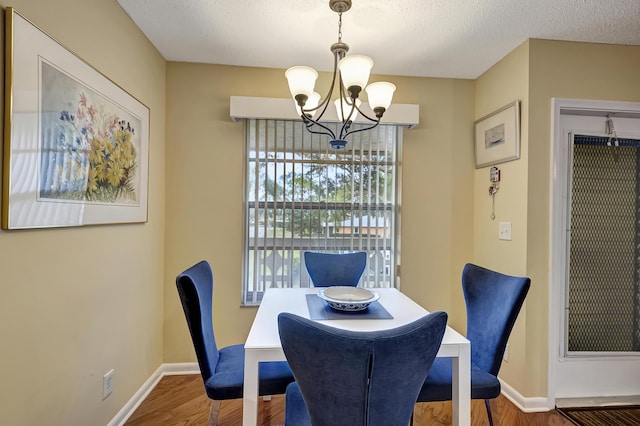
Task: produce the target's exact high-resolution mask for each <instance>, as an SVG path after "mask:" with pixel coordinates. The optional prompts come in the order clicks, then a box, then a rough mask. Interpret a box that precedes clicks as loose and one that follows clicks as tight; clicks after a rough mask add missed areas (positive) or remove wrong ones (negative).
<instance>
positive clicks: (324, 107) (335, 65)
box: [302, 50, 342, 122]
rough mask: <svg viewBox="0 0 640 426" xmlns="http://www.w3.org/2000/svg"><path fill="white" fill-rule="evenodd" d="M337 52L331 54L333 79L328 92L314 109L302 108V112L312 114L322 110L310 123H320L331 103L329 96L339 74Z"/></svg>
mask: <svg viewBox="0 0 640 426" xmlns="http://www.w3.org/2000/svg"><path fill="white" fill-rule="evenodd" d="M338 55H339V54H338V51H337V50H336V51H334V52H333V78H332V79H331V86H329V91H328V92H327V95H326V96H325V97H324V99H323V100H322V101H321V102H320V103H319V104H318V106H316V107H315V108H310V109H304V107H303V108H302V111H303V112H313V111H318V110H319V109H320V108H322V112H321V113H320V114H319V115H318V118H317V119H316V120H312V121H316V122H317V121H320V120H321V119H322V117H323V116H324V113H325V112H326V111H327V107H328V106H329V103H330V101H331V94H332V93H333V88H334V87H335V85H336V73H337V74H338V75H340V73H338V61H339V60H340V59H339V58H338ZM340 86H342V76H340Z"/></svg>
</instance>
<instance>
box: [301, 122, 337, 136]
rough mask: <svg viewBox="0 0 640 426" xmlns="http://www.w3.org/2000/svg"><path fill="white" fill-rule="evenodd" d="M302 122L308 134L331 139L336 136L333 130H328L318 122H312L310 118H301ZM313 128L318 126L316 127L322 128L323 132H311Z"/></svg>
mask: <svg viewBox="0 0 640 426" xmlns="http://www.w3.org/2000/svg"><path fill="white" fill-rule="evenodd" d="M302 120H303V121H304V125H305V126H306V127H307V130H308V131H309V133H315V134H316V135H327V136H329V137H330V138H331V139H335V138H336V134H335V132H334V131H333V130H331V129H330V128H328V127H327V126H325V125H324V124H322V123H320V122H319V121H316V120H314V119H313V118H311V117H310V116H302ZM313 126H318V127H320V128H322V129H324V131H321V130H312V129H313V128H314V127H313Z"/></svg>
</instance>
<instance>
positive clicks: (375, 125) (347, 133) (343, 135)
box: [340, 120, 380, 139]
mask: <svg viewBox="0 0 640 426" xmlns="http://www.w3.org/2000/svg"><path fill="white" fill-rule="evenodd" d="M378 124H380V120H378V121H376V122H375V123H374V124H373V125H371V126H369V127H365V128H362V129H356V130H347V132H346V133H345V134H342V133H340V139H344V138H346V137H347V136H349V135H352V134H354V133H358V132H364V131H366V130H371V129H375V128H376V127H378Z"/></svg>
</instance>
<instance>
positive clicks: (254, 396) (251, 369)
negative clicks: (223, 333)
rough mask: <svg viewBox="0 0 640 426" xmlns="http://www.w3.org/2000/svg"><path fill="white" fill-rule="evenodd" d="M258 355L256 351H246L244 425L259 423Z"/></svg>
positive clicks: (243, 403) (251, 425)
mask: <svg viewBox="0 0 640 426" xmlns="http://www.w3.org/2000/svg"><path fill="white" fill-rule="evenodd" d="M258 366H259V362H258V356H257V354H256V353H254V351H251V350H245V353H244V389H243V395H242V398H243V401H242V424H243V426H255V425H256V424H258Z"/></svg>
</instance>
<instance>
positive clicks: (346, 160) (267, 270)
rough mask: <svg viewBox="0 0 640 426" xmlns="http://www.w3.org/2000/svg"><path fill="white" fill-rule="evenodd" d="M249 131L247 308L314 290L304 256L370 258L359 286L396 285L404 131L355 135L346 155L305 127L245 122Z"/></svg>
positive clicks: (385, 128) (382, 128) (384, 127)
mask: <svg viewBox="0 0 640 426" xmlns="http://www.w3.org/2000/svg"><path fill="white" fill-rule="evenodd" d="M336 126H337V124H336ZM245 129H246V134H245V142H246V168H245V170H246V176H245V244H244V279H243V304H245V305H254V304H258V303H260V300H261V299H262V295H263V293H264V291H265V290H266V289H268V288H270V287H309V286H310V285H311V283H310V279H309V276H308V274H307V272H306V269H305V267H304V264H303V262H304V260H303V256H302V254H303V253H304V252H305V251H317V252H328V253H343V252H351V251H366V252H367V253H368V254H369V259H368V264H367V268H366V269H365V272H364V274H363V276H362V281H361V284H360V285H361V286H364V287H391V286H393V285H394V282H395V267H394V265H395V255H394V254H395V252H396V250H395V235H396V231H397V227H396V198H397V188H396V176H397V172H398V167H397V157H398V150H399V145H400V140H401V138H402V128H401V127H398V126H394V125H380V126H378V127H377V128H375V129H373V130H370V131H366V132H360V133H356V134H354V135H352V136H350V137H349V138H350V140H349V143H348V144H347V147H346V149H344V150H333V149H331V148H330V147H329V143H328V140H327V137H326V136H323V135H315V134H310V133H309V132H307V131H306V129H305V128H304V124H303V123H302V122H300V121H286V120H266V119H265V120H263V119H248V120H246V126H245Z"/></svg>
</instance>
